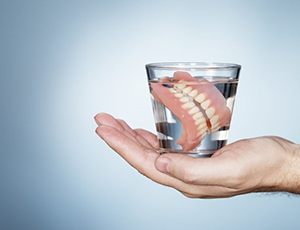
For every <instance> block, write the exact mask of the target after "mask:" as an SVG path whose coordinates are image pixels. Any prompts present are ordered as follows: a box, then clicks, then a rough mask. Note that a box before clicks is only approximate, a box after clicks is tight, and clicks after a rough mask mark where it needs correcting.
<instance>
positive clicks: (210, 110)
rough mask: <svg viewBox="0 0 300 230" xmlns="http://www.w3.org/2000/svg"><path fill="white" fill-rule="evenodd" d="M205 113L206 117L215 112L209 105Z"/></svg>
mask: <svg viewBox="0 0 300 230" xmlns="http://www.w3.org/2000/svg"><path fill="white" fill-rule="evenodd" d="M205 113H206V116H207V117H208V118H211V117H212V116H213V115H214V114H215V109H214V108H213V107H210V108H208V109H207V110H206V111H205Z"/></svg>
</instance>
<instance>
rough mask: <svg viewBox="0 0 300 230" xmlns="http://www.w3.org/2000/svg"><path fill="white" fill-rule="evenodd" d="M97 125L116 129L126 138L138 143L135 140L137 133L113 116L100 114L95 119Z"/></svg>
mask: <svg viewBox="0 0 300 230" xmlns="http://www.w3.org/2000/svg"><path fill="white" fill-rule="evenodd" d="M94 119H95V121H96V123H97V124H98V125H99V126H102V125H105V126H110V127H113V128H115V129H116V130H118V131H120V132H122V133H123V134H124V135H125V136H126V137H128V138H130V139H131V140H133V141H137V139H136V138H135V136H136V133H135V132H134V131H133V130H132V129H131V128H130V127H129V126H128V125H127V124H126V122H125V121H123V120H120V119H115V118H114V117H113V116H111V115H110V114H107V113H98V114H97V115H96V116H95V117H94Z"/></svg>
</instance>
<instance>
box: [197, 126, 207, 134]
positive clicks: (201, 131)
mask: <svg viewBox="0 0 300 230" xmlns="http://www.w3.org/2000/svg"><path fill="white" fill-rule="evenodd" d="M206 131H207V128H206V127H204V128H198V132H199V133H205V132H206Z"/></svg>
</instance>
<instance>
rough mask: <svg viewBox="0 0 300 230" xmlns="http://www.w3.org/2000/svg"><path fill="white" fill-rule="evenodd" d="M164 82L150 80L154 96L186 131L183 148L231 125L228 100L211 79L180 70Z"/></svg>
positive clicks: (193, 146)
mask: <svg viewBox="0 0 300 230" xmlns="http://www.w3.org/2000/svg"><path fill="white" fill-rule="evenodd" d="M161 83H162V84H157V83H151V88H152V95H153V96H154V98H155V99H156V100H158V101H159V102H160V103H162V104H163V105H165V106H166V107H167V108H168V109H169V110H170V111H171V112H172V113H173V114H174V115H175V116H176V117H177V118H178V119H179V121H180V122H181V124H182V127H183V131H182V133H181V136H180V138H179V139H178V140H177V144H179V145H181V147H182V149H183V151H190V150H193V149H194V148H196V147H197V146H198V145H199V144H200V143H201V141H202V139H203V138H204V137H205V136H206V135H207V134H209V133H212V132H215V131H217V130H219V129H220V128H221V127H224V126H226V125H229V123H230V119H231V112H230V110H229V108H228V107H227V106H226V100H225V98H224V96H223V95H222V94H221V92H220V91H219V90H218V89H217V88H216V87H215V86H214V85H213V84H212V83H211V82H209V81H207V80H206V79H199V78H198V79H197V78H193V77H192V76H191V75H190V74H189V73H187V72H182V71H177V72H175V73H174V76H173V78H169V77H164V78H162V79H161Z"/></svg>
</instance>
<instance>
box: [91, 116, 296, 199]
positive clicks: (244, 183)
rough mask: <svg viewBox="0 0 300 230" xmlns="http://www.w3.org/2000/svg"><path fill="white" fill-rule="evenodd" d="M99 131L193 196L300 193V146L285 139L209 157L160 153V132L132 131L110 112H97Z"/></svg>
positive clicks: (152, 174) (241, 145) (237, 146)
mask: <svg viewBox="0 0 300 230" xmlns="http://www.w3.org/2000/svg"><path fill="white" fill-rule="evenodd" d="M95 120H96V122H97V124H98V125H99V126H98V128H97V129H96V132H97V134H98V135H99V136H100V137H101V138H102V139H103V140H104V141H105V142H106V143H107V144H108V145H109V146H110V147H111V148H112V149H114V150H115V151H116V152H117V153H119V154H120V155H121V156H122V157H123V158H124V159H125V160H126V161H127V162H128V163H129V164H130V165H132V166H133V167H134V168H136V169H137V170H138V171H139V172H140V173H141V174H143V175H145V176H146V177H148V178H150V179H152V180H153V181H155V182H158V183H160V184H163V185H166V186H170V187H173V188H175V189H177V190H179V191H180V192H182V193H183V194H184V195H185V196H187V197H191V198H217V197H230V196H235V195H239V194H244V193H249V192H258V191H261V192H263V191H264V192H266V191H287V192H293V193H299V194H300V147H299V146H298V145H296V144H294V143H292V142H290V141H287V140H285V139H283V138H280V137H259V138H253V139H244V140H240V141H237V142H235V143H232V144H229V145H227V146H225V147H223V148H222V149H220V150H219V151H217V152H216V153H215V154H214V155H213V156H212V157H210V158H192V157H190V156H188V155H185V154H174V153H166V154H163V155H160V154H159V153H158V152H157V150H158V140H157V138H156V136H155V135H154V134H152V133H150V132H148V131H146V130H143V129H131V128H130V127H129V126H128V125H127V124H126V122H125V121H123V120H120V119H115V118H113V117H112V116H111V115H109V114H105V113H101V114H98V115H96V116H95Z"/></svg>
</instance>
